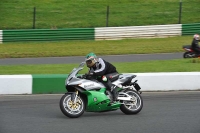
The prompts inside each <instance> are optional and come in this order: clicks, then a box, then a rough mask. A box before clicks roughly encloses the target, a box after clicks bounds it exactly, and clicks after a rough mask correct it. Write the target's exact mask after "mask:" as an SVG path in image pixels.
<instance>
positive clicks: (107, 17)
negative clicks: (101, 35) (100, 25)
mask: <svg viewBox="0 0 200 133" xmlns="http://www.w3.org/2000/svg"><path fill="white" fill-rule="evenodd" d="M108 19H109V6H107V14H106V27H108Z"/></svg>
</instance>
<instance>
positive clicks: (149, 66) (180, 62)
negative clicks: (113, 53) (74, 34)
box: [0, 59, 200, 74]
mask: <svg viewBox="0 0 200 133" xmlns="http://www.w3.org/2000/svg"><path fill="white" fill-rule="evenodd" d="M193 60H195V62H194V61H193ZM113 64H114V65H115V66H116V67H117V70H118V72H119V73H139V72H141V73H142V72H192V71H193V72H195V71H200V59H176V60H160V61H145V62H127V63H113ZM77 66H78V64H54V65H5V66H0V74H69V73H70V72H71V70H72V69H73V68H74V67H77ZM86 72H87V68H86V67H85V68H84V69H83V70H82V71H81V73H82V74H84V73H86Z"/></svg>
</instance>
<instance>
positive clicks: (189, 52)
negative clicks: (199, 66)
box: [183, 45, 198, 58]
mask: <svg viewBox="0 0 200 133" xmlns="http://www.w3.org/2000/svg"><path fill="white" fill-rule="evenodd" d="M183 49H184V50H185V51H186V52H185V53H184V54H183V58H197V57H198V54H197V53H196V52H195V51H194V50H192V48H191V45H184V46H183Z"/></svg>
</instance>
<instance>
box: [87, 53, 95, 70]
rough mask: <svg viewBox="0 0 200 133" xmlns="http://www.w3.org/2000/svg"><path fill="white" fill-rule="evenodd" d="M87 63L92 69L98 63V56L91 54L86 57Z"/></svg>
mask: <svg viewBox="0 0 200 133" xmlns="http://www.w3.org/2000/svg"><path fill="white" fill-rule="evenodd" d="M85 62H86V65H87V67H89V68H91V67H92V66H94V65H95V63H96V62H97V56H96V55H95V54H94V53H89V54H87V55H86V56H85Z"/></svg>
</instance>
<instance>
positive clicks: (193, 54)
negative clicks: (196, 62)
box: [183, 52, 196, 58]
mask: <svg viewBox="0 0 200 133" xmlns="http://www.w3.org/2000/svg"><path fill="white" fill-rule="evenodd" d="M195 57H196V54H195V53H193V52H185V53H184V54H183V58H195Z"/></svg>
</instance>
